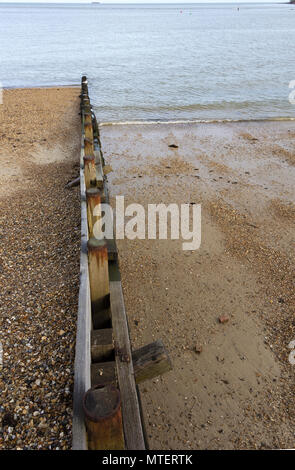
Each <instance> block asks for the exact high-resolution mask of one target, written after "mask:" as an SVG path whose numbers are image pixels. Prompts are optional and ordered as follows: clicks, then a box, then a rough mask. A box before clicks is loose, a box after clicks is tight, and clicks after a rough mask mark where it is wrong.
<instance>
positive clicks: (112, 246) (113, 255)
mask: <svg viewBox="0 0 295 470" xmlns="http://www.w3.org/2000/svg"><path fill="white" fill-rule="evenodd" d="M106 242H107V248H108V257H109V260H110V261H116V260H117V259H118V251H117V245H116V242H115V240H114V239H113V238H111V239H106Z"/></svg>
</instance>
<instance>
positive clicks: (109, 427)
mask: <svg viewBox="0 0 295 470" xmlns="http://www.w3.org/2000/svg"><path fill="white" fill-rule="evenodd" d="M81 123H82V133H81V156H80V191H81V253H80V291H79V306H78V320H77V337H76V356H75V379H74V405H73V441H72V448H73V449H76V450H78V449H79V450H82V449H84V450H87V449H93V450H100V449H101V450H115V449H129V450H140V449H145V448H146V445H147V443H146V442H145V438H144V432H143V423H142V418H141V412H140V404H139V395H138V390H137V384H138V383H140V382H142V381H144V380H147V379H150V378H153V377H155V376H157V375H159V374H162V373H164V372H166V371H168V370H170V369H171V362H170V359H169V357H168V355H167V352H166V351H165V348H164V346H163V344H162V342H161V341H156V342H154V343H152V344H149V345H146V346H144V347H142V348H140V349H139V350H137V351H133V352H132V351H131V346H130V339H129V329H128V322H127V317H126V313H125V307H124V299H123V292H122V285H121V278H120V272H119V267H118V256H117V248H116V243H115V241H114V240H107V239H105V238H102V239H98V238H95V237H94V232H95V230H98V231H100V230H101V229H102V227H101V226H100V221H101V214H102V212H101V204H102V203H108V193H107V185H106V177H105V175H104V159H103V154H102V150H101V143H100V138H99V129H98V125H97V121H96V117H95V114H94V112H93V110H92V107H91V103H90V99H89V93H88V83H87V78H86V77H82V83H81ZM94 227H95V230H94Z"/></svg>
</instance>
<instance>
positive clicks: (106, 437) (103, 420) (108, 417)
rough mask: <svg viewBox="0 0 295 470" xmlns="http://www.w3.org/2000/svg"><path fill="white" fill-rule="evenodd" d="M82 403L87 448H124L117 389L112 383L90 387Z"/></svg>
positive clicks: (119, 400) (119, 399)
mask: <svg viewBox="0 0 295 470" xmlns="http://www.w3.org/2000/svg"><path fill="white" fill-rule="evenodd" d="M83 404H84V412H85V422H86V428H87V435H88V448H89V450H106V449H107V450H122V449H124V435H123V426H122V411H121V396H120V392H119V390H118V389H117V388H115V387H114V386H112V385H107V386H97V387H94V388H91V389H90V390H88V391H87V393H86V394H85V397H84V403H83Z"/></svg>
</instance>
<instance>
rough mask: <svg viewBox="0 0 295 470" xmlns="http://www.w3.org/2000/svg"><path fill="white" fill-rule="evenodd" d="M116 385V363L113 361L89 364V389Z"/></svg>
mask: <svg viewBox="0 0 295 470" xmlns="http://www.w3.org/2000/svg"><path fill="white" fill-rule="evenodd" d="M116 383H117V376H116V363H115V362H114V361H107V362H97V363H94V364H91V387H95V386H96V385H106V384H113V385H115V384H116Z"/></svg>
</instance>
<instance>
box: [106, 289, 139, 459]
mask: <svg viewBox="0 0 295 470" xmlns="http://www.w3.org/2000/svg"><path fill="white" fill-rule="evenodd" d="M110 302H111V312H112V325H113V335H114V341H115V354H116V365H117V377H118V383H119V388H120V392H121V397H122V416H123V426H124V436H125V444H126V448H127V449H128V450H140V449H145V443H144V436H143V430H142V423H141V417H140V410H139V403H138V397H137V392H136V385H135V380H134V370H133V363H132V356H131V348H130V340H129V332H128V325H127V318H126V313H125V306H124V299H123V292H122V285H121V282H120V281H111V282H110Z"/></svg>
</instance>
